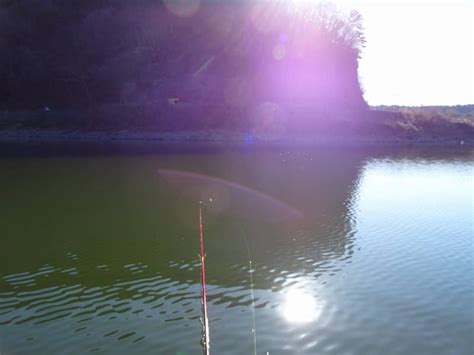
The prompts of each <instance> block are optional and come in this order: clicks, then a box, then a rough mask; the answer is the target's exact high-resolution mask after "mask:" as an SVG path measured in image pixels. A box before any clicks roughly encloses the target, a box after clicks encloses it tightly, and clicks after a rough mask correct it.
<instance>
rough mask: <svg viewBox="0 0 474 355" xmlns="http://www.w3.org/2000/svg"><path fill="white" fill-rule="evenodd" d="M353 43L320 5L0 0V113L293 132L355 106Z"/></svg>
mask: <svg viewBox="0 0 474 355" xmlns="http://www.w3.org/2000/svg"><path fill="white" fill-rule="evenodd" d="M364 41H365V40H364V35H363V28H362V23H361V16H360V14H359V13H357V12H356V11H352V12H349V13H346V12H342V11H340V10H338V8H337V7H336V6H335V5H332V4H313V5H311V6H309V5H305V6H295V5H294V2H292V1H285V0H281V1H263V2H255V1H251V0H241V1H233V2H230V1H225V0H221V1H218V0H214V1H211V0H208V1H205V0H201V1H199V0H180V1H173V0H164V1H159V0H128V1H127V0H94V1H92V0H91V1H82V0H10V1H8V0H2V1H1V2H0V48H1V49H2V51H1V52H2V55H1V56H0V80H1V83H2V85H1V87H0V109H2V111H3V112H4V114H3V119H4V120H5V119H8V118H9V119H13V120H17V119H21V118H22V117H28V112H29V113H30V115H31V112H40V113H38V114H37V115H36V114H35V117H38V120H37V121H36V124H37V125H43V126H48V125H49V126H58V125H59V126H60V125H80V124H81V125H82V124H84V125H85V127H94V128H100V127H108V128H143V127H148V128H156V129H196V128H217V127H224V128H226V127H232V128H238V129H241V128H245V129H247V128H249V127H254V126H256V125H257V126H258V125H270V126H272V127H273V128H274V129H278V127H279V126H281V125H286V126H291V124H292V125H293V126H295V127H296V126H298V127H300V129H305V128H301V127H308V126H311V125H312V124H314V123H315V122H317V121H318V120H317V119H316V118H315V117H316V116H318V117H328V116H337V115H339V114H340V112H361V111H363V110H365V109H366V108H367V105H366V103H365V101H364V99H363V96H362V91H361V88H360V84H359V80H358V73H357V69H358V57H359V54H360V50H361V48H362V47H363V45H364ZM7 113H8V114H7ZM296 118H297V119H296ZM268 120H270V121H271V122H270V123H269V122H267V121H268ZM262 122H263V123H262ZM289 122H292V123H291V124H290V123H289ZM296 122H297V123H296ZM275 127H277V128H275ZM295 129H296V128H295Z"/></svg>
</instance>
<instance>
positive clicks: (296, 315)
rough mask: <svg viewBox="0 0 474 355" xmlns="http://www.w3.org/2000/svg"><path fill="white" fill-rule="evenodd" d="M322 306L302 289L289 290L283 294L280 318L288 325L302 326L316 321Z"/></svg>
mask: <svg viewBox="0 0 474 355" xmlns="http://www.w3.org/2000/svg"><path fill="white" fill-rule="evenodd" d="M321 310H322V304H321V303H318V302H317V301H316V298H315V297H314V296H313V295H311V294H310V293H309V292H307V291H306V290H304V289H291V290H288V291H287V292H286V293H285V296H284V303H283V305H282V308H281V314H282V316H283V317H284V318H285V319H286V320H287V321H288V322H290V323H296V324H304V323H310V322H314V321H316V320H318V318H319V316H320V315H321Z"/></svg>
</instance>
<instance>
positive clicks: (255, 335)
mask: <svg viewBox="0 0 474 355" xmlns="http://www.w3.org/2000/svg"><path fill="white" fill-rule="evenodd" d="M239 227H240V229H241V231H242V235H243V236H244V241H245V246H246V247H247V255H248V257H249V276H250V296H251V298H252V321H253V328H252V333H253V352H254V354H255V355H256V354H257V326H256V324H255V296H254V292H253V276H252V274H253V271H254V270H253V268H252V258H251V256H250V248H249V243H248V240H247V234H246V233H245V230H244V229H243V228H242V227H241V226H239Z"/></svg>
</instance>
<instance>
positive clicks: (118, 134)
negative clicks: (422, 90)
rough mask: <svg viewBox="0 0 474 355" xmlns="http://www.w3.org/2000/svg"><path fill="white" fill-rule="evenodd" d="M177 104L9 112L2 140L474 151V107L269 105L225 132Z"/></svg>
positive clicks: (2, 117)
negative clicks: (335, 109) (93, 112)
mask: <svg viewBox="0 0 474 355" xmlns="http://www.w3.org/2000/svg"><path fill="white" fill-rule="evenodd" d="M172 106H173V107H170V108H169V111H168V112H167V114H166V115H155V116H153V117H152V118H151V119H149V120H144V119H142V117H141V116H140V115H139V114H138V113H137V114H135V115H131V116H130V117H128V116H127V117H124V118H122V117H119V116H115V115H107V117H109V118H108V122H109V123H108V124H103V122H104V120H96V121H94V120H91V119H90V118H89V117H88V116H87V113H78V112H76V113H71V112H67V113H64V114H62V113H61V111H55V110H52V109H49V108H48V109H47V110H40V111H33V110H29V111H27V110H25V111H16V112H11V111H10V112H3V114H0V142H17V143H27V142H36V143H68V142H71V143H81V142H84V143H101V144H102V143H104V144H106V143H111V142H116V143H127V142H130V143H140V144H142V143H143V144H160V143H166V144H189V143H191V144H205V145H244V146H252V145H295V146H298V145H305V146H306V145H309V146H312V145H314V146H318V145H321V146H325V145H336V146H344V145H427V146H433V145H435V146H444V145H450V146H457V145H459V146H462V145H465V146H474V105H464V106H451V107H446V106H444V107H399V106H379V107H372V108H371V109H370V110H367V111H363V112H360V111H359V112H356V113H355V112H342V113H341V112H339V113H338V114H335V113H330V112H329V113H324V112H317V111H313V110H311V109H304V110H300V111H293V112H291V111H290V110H288V111H286V112H285V111H283V110H279V109H278V108H275V107H267V108H266V110H263V111H262V112H258V113H257V114H256V115H255V117H253V118H250V119H249V118H247V117H246V116H245V115H243V114H240V116H239V117H238V119H236V120H233V123H232V125H228V124H226V125H222V126H221V127H220V126H216V125H215V124H214V125H206V123H205V122H206V120H205V119H203V118H202V117H200V116H199V113H196V112H198V111H197V110H195V107H194V106H191V105H188V106H183V107H180V105H179V104H173V105H172ZM176 113H179V114H176ZM222 115H223V117H225V115H226V113H225V112H223V113H222ZM216 121H218V120H214V121H213V122H216ZM222 121H223V122H228V120H226V119H223V120H222ZM94 122H99V124H95V123H94ZM201 122H204V123H201Z"/></svg>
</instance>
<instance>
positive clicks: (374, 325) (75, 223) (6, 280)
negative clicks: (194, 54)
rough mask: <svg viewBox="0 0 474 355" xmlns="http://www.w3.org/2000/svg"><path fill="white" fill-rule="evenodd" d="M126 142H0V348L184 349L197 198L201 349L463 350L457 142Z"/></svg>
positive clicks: (471, 161) (466, 193) (193, 306)
mask: <svg viewBox="0 0 474 355" xmlns="http://www.w3.org/2000/svg"><path fill="white" fill-rule="evenodd" d="M0 149H1V147H0ZM125 150H126V149H122V152H121V153H120V152H116V151H115V152H100V150H99V151H98V152H97V151H96V152H95V153H91V152H90V151H89V152H85V151H83V152H82V153H81V151H79V152H78V151H75V150H73V149H70V150H67V149H63V148H61V147H56V148H54V149H52V150H50V151H44V152H43V154H37V155H32V154H29V153H28V152H26V153H25V152H23V153H22V154H8V153H6V150H5V149H4V150H3V152H4V154H3V155H2V157H0V198H1V199H0V216H1V217H0V233H1V241H0V242H1V244H0V245H1V248H0V353H1V354H85V353H88V352H89V351H90V352H96V353H99V354H157V353H161V354H197V353H199V352H200V351H201V347H200V338H201V324H200V315H201V301H200V268H199V259H198V252H199V226H198V218H197V216H198V206H199V201H201V202H202V206H203V218H204V239H205V248H206V254H207V257H206V268H207V281H208V313H209V320H210V337H211V343H210V348H211V353H213V354H224V353H235V354H252V353H254V347H256V350H257V353H259V354H266V353H267V352H268V353H269V354H295V353H307V354H338V355H343V354H364V355H365V354H377V355H378V354H385V355H388V354H430V355H432V354H452V355H463V354H466V355H471V354H472V353H473V350H474V349H473V347H474V336H473V335H474V303H473V302H474V277H473V271H474V270H473V253H474V249H473V220H474V210H473V200H474V196H473V193H474V192H473V183H474V182H473V179H474V173H473V171H474V170H473V169H474V158H473V155H472V152H469V151H449V152H446V151H445V152H443V153H440V152H436V151H433V150H431V151H429V150H428V151H426V150H425V151H422V150H414V149H403V150H402V149H398V150H393V149H392V150H388V149H386V150H385V149H384V150H379V151H378V152H373V151H370V150H362V149H356V148H344V149H336V148H331V149H321V148H319V149H312V150H311V149H308V150H297V149H296V150H295V149H293V150H287V149H281V150H278V149H272V150H270V149H267V150H252V149H246V150H239V149H233V150H225V151H215V150H214V151H206V150H197V151H193V150H192V149H181V151H173V150H167V151H166V152H163V151H161V152H160V150H159V149H158V150H157V151H156V152H154V149H147V150H146V151H145V150H144V151H141V152H135V153H133V154H131V153H124V151H125ZM163 169H164V170H163ZM170 169H171V170H170ZM190 173H193V174H190ZM197 174H199V175H197ZM250 261H251V264H250ZM250 265H251V266H250ZM252 294H253V297H252ZM254 319H255V332H253V331H252V329H253V328H254ZM254 335H255V337H254Z"/></svg>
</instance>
